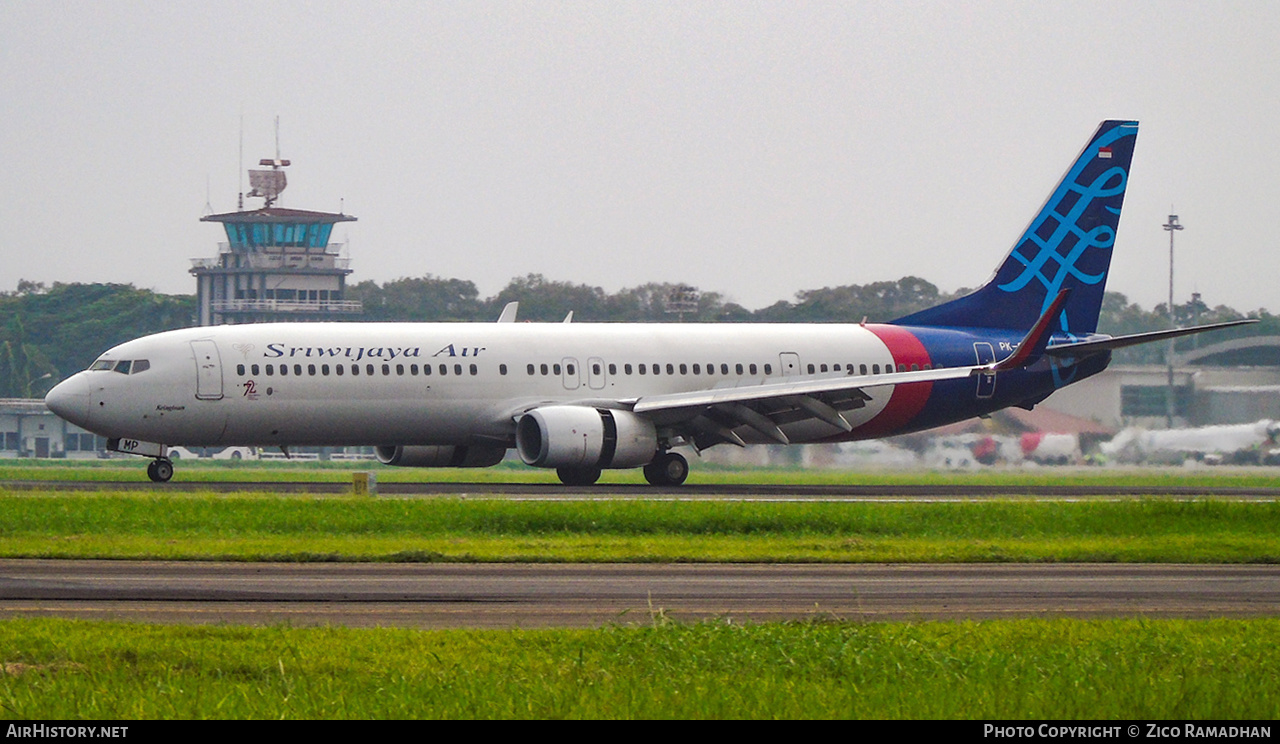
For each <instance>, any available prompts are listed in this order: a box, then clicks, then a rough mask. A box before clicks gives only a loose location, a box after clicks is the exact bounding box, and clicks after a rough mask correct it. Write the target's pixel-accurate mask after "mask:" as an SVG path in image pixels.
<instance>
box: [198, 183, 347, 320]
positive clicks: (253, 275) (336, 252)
mask: <svg viewBox="0 0 1280 744" xmlns="http://www.w3.org/2000/svg"><path fill="white" fill-rule="evenodd" d="M259 165H262V166H269V167H270V169H269V170H268V169H263V170H251V171H249V186H250V188H251V191H250V192H249V193H248V194H244V195H242V196H241V199H240V209H239V210H238V211H235V212H228V213H226V214H211V215H208V216H205V217H201V218H200V221H201V222H220V223H222V226H223V228H224V229H225V230H226V233H227V242H225V243H219V244H218V255H217V257H215V258H195V259H192V260H191V273H192V274H194V275H195V277H196V283H197V290H196V295H197V300H198V302H199V307H200V310H199V312H200V315H199V321H200V325H202V326H207V325H223V324H230V323H264V322H279V321H315V320H338V319H341V318H342V317H346V316H350V315H351V314H353V313H359V312H360V311H361V307H360V303H359V302H354V301H351V300H346V299H343V295H344V294H345V289H346V278H347V275H348V274H350V273H351V269H350V268H348V265H349V263H350V259H349V258H345V257H342V256H341V255H340V251H341V248H342V246H341V244H337V243H330V242H329V235H330V233H332V232H333V226H334V225H335V224H337V223H339V222H355V219H356V218H355V217H352V216H350V215H346V214H333V213H331V212H311V211H307V210H302V209H284V208H281V207H276V206H274V204H275V202H276V200H277V199H278V198H279V197H280V192H282V191H284V188H285V185H286V183H287V181H286V179H285V173H284V170H282V169H283V168H284V167H286V166H288V165H289V161H288V160H280V159H279V158H277V159H275V160H262V161H259ZM244 196H249V197H257V198H261V199H264V200H265V201H266V203H265V204H264V205H263V206H262V208H261V209H256V210H251V211H245V210H244V198H243V197H244Z"/></svg>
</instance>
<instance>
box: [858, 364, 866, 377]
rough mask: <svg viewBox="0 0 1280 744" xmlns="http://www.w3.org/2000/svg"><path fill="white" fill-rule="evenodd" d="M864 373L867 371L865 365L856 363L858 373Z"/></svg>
mask: <svg viewBox="0 0 1280 744" xmlns="http://www.w3.org/2000/svg"><path fill="white" fill-rule="evenodd" d="M866 373H867V365H865V364H859V365H858V374H860V375H865V374H866Z"/></svg>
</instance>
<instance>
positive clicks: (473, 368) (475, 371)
mask: <svg viewBox="0 0 1280 744" xmlns="http://www.w3.org/2000/svg"><path fill="white" fill-rule="evenodd" d="M467 371H468V372H470V373H471V376H472V377H475V376H476V375H477V374H479V373H480V369H479V368H478V367H476V365H474V364H473V365H471V369H469V370H467Z"/></svg>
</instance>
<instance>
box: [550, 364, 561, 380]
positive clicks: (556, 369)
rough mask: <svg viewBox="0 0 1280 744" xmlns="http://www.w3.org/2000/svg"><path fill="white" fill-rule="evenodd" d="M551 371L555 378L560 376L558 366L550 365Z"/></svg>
mask: <svg viewBox="0 0 1280 744" xmlns="http://www.w3.org/2000/svg"><path fill="white" fill-rule="evenodd" d="M551 371H552V372H554V373H555V374H556V376H557V377H559V376H560V365H559V364H553V365H551Z"/></svg>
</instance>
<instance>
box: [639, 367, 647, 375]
mask: <svg viewBox="0 0 1280 744" xmlns="http://www.w3.org/2000/svg"><path fill="white" fill-rule="evenodd" d="M646 369H648V367H646V366H644V365H643V364H642V365H640V374H642V375H643V374H645V370H646Z"/></svg>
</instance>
